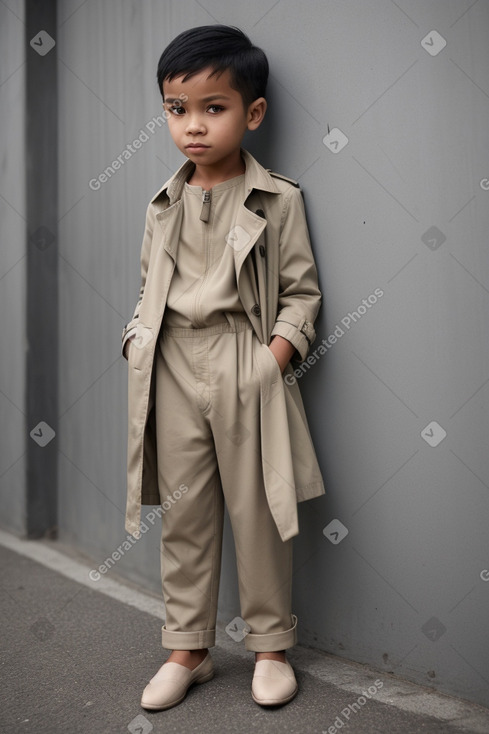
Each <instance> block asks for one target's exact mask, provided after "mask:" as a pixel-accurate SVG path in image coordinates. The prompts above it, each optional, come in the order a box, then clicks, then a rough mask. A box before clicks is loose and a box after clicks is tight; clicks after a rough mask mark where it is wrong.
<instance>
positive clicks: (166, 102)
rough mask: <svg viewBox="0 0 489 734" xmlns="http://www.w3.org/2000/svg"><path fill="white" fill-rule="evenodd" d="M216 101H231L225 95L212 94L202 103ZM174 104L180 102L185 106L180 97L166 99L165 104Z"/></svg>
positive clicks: (202, 100) (204, 98) (203, 99)
mask: <svg viewBox="0 0 489 734" xmlns="http://www.w3.org/2000/svg"><path fill="white" fill-rule="evenodd" d="M216 99H229V97H228V96H226V95H225V94H212V95H211V96H210V97H203V98H202V99H201V100H200V101H201V102H213V101H214V100H216ZM174 102H180V103H181V104H185V102H183V101H182V100H181V99H180V98H179V97H176V98H175V97H165V104H173V103H174Z"/></svg>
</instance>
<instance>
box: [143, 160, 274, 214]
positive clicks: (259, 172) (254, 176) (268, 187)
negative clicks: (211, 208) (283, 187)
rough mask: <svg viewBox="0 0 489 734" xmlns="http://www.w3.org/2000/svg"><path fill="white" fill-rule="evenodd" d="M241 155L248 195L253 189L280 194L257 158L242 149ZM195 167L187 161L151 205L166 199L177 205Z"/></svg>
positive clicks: (156, 195) (152, 200)
mask: <svg viewBox="0 0 489 734" xmlns="http://www.w3.org/2000/svg"><path fill="white" fill-rule="evenodd" d="M241 155H242V157H243V160H244V162H245V166H246V171H245V187H246V191H247V192H248V194H250V193H251V192H252V190H253V189H259V190H261V191H268V192H270V193H272V194H279V193H280V191H279V189H278V188H277V186H276V185H275V182H274V180H273V178H272V177H271V176H270V174H269V173H268V171H267V170H266V169H265V168H263V166H261V165H260V164H259V163H258V161H257V160H256V159H255V158H253V156H252V155H251V153H248V151H247V150H245V149H244V148H241ZM194 167H195V164H194V163H192V161H190V160H187V161H185V163H184V164H183V165H182V166H180V168H179V169H178V171H177V172H176V173H174V174H173V176H172V177H171V178H169V179H168V181H167V182H166V183H165V184H164V185H163V186H162V187H161V189H160V190H159V191H158V192H157V193H156V194H155V196H154V197H153V198H152V199H151V203H152V204H154V203H156V202H158V201H162V200H163V199H164V198H165V197H166V198H167V199H168V200H169V203H170V206H171V205H172V204H175V202H177V201H178V200H179V199H180V198H181V196H182V191H183V187H184V184H185V182H186V181H187V180H188V179H189V177H190V175H191V173H192V171H193V170H194Z"/></svg>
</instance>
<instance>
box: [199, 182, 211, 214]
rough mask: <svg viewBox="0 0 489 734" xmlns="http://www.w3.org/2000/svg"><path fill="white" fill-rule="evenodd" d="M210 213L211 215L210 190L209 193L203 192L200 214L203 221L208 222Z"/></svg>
mask: <svg viewBox="0 0 489 734" xmlns="http://www.w3.org/2000/svg"><path fill="white" fill-rule="evenodd" d="M210 213H211V189H209V191H204V192H203V196H202V211H201V212H200V219H201V221H202V222H208V221H209V215H210Z"/></svg>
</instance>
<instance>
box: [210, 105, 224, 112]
mask: <svg viewBox="0 0 489 734" xmlns="http://www.w3.org/2000/svg"><path fill="white" fill-rule="evenodd" d="M223 109H224V107H222V106H221V105H219V104H211V105H209V107H208V108H207V112H211V113H212V114H213V115H215V114H217V113H218V112H222V110H223Z"/></svg>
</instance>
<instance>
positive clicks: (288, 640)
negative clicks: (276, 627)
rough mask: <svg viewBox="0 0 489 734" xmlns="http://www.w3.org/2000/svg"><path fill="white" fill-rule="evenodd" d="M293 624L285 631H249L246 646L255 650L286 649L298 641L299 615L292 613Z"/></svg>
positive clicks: (273, 650)
mask: <svg viewBox="0 0 489 734" xmlns="http://www.w3.org/2000/svg"><path fill="white" fill-rule="evenodd" d="M292 620H293V626H292V627H291V628H290V629H288V630H284V632H272V633H271V634H264V635H257V634H253V633H252V632H249V633H248V634H247V635H246V637H245V648H246V649H247V650H252V651H253V652H276V651H277V650H286V649H287V648H288V647H293V646H294V645H295V644H296V643H297V617H296V616H295V614H293V615H292Z"/></svg>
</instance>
